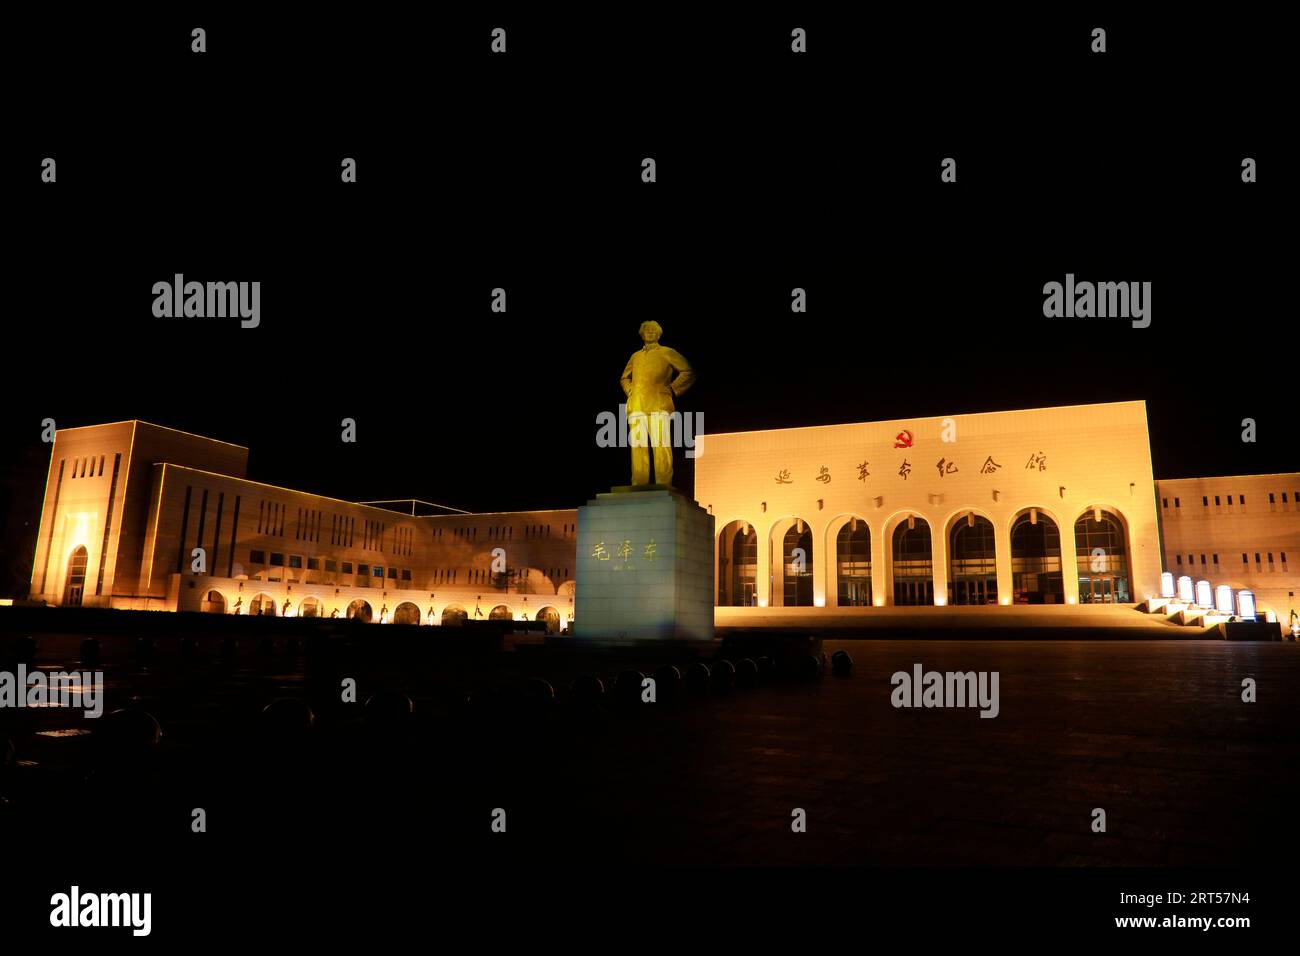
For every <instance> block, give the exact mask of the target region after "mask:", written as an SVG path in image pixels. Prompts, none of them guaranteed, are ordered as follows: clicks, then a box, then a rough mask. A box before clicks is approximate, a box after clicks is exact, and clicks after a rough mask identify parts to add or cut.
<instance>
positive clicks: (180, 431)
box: [54, 418, 248, 451]
mask: <svg viewBox="0 0 1300 956" xmlns="http://www.w3.org/2000/svg"><path fill="white" fill-rule="evenodd" d="M111 425H148V426H149V427H150V428H161V429H163V430H164V431H169V432H176V433H177V434H178V435H189V436H190V437H191V438H202V439H203V440H204V441H210V442H215V443H217V444H218V445H229V446H230V447H231V448H242V449H243V450H244V451H248V446H247V445H237V444H235V443H234V442H232V441H222V440H221V439H220V438H212V437H210V436H208V435H200V434H198V433H196V432H187V431H185V429H183V428H172V427H171V426H170V425H159V424H157V423H155V422H146V421H145V420H144V419H141V418H127V419H124V420H122V421H120V422H98V423H97V424H94V425H71V426H69V427H67V428H56V429H55V430H54V431H55V434H56V435H57V434H58V433H59V432H75V431H81V430H82V429H85V428H108V427H109V426H111Z"/></svg>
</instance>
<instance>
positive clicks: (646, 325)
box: [637, 319, 664, 345]
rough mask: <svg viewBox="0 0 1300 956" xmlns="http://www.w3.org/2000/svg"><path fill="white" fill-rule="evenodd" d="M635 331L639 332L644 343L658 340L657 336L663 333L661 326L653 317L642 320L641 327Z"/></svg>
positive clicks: (649, 343) (648, 343) (647, 343)
mask: <svg viewBox="0 0 1300 956" xmlns="http://www.w3.org/2000/svg"><path fill="white" fill-rule="evenodd" d="M637 331H639V332H640V333H641V341H642V342H644V343H645V344H646V345H651V344H653V343H655V342H658V341H659V336H661V335H663V334H664V330H663V326H661V325H660V324H659V323H658V322H656V321H655V320H654V319H650V320H649V321H648V322H642V323H641V328H640V329H638V330H637Z"/></svg>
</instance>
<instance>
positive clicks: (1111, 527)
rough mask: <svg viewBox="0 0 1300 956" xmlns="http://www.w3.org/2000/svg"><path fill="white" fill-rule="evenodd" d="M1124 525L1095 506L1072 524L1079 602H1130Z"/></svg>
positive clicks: (1112, 515)
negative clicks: (1077, 563)
mask: <svg viewBox="0 0 1300 956" xmlns="http://www.w3.org/2000/svg"><path fill="white" fill-rule="evenodd" d="M1124 541H1125V535H1124V524H1123V522H1121V521H1120V520H1119V518H1118V517H1116V516H1115V515H1114V514H1112V513H1111V512H1109V511H1103V510H1101V509H1100V508H1095V509H1092V510H1090V511H1086V512H1084V514H1083V515H1081V516H1080V517H1079V520H1078V521H1076V522H1075V523H1074V547H1075V550H1076V551H1077V553H1078V562H1079V603H1080V604H1129V603H1131V602H1132V600H1133V597H1132V593H1131V589H1130V588H1129V572H1128V548H1127V547H1126V545H1125V543H1124Z"/></svg>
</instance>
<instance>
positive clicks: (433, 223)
mask: <svg viewBox="0 0 1300 956" xmlns="http://www.w3.org/2000/svg"><path fill="white" fill-rule="evenodd" d="M1008 16H1009V15H1008ZM786 19H788V18H786V17H777V18H776V21H777V22H772V23H768V22H762V21H758V20H746V22H745V23H744V24H741V25H736V24H731V25H730V26H729V27H728V26H727V25H726V24H725V23H723V22H710V21H708V20H707V19H704V20H701V19H699V18H698V17H697V16H696V15H695V14H692V20H691V22H692V23H693V24H697V28H696V29H695V30H694V31H692V30H685V29H683V28H682V25H681V23H680V22H678V23H675V24H673V23H661V24H658V25H654V24H650V25H648V26H647V27H646V28H645V29H644V30H641V29H638V30H636V31H626V30H615V31H612V32H611V31H610V30H609V29H604V30H602V29H601V28H600V27H599V25H597V24H594V23H582V22H578V21H577V20H576V19H570V20H567V21H556V20H551V21H547V22H545V23H543V22H532V23H529V22H527V21H523V20H517V21H515V22H517V23H519V24H520V25H519V26H518V28H516V29H514V30H512V32H511V33H510V44H511V47H510V49H511V52H510V54H509V57H508V63H505V64H502V63H500V62H499V61H493V60H491V59H490V56H489V55H488V54H487V52H486V50H487V44H486V42H484V43H482V44H480V46H482V48H483V49H482V51H481V52H480V51H478V50H475V51H474V52H473V53H472V54H471V53H469V52H464V51H458V50H457V48H456V46H455V43H454V42H453V41H452V40H450V39H448V33H450V34H451V35H452V36H454V34H455V30H456V29H464V30H467V31H479V32H481V33H482V34H483V35H485V36H486V34H487V31H488V29H490V26H491V24H486V25H485V24H484V23H479V22H478V21H469V20H455V19H453V20H451V21H449V26H448V30H447V31H442V32H440V33H439V35H438V36H437V37H436V38H434V37H425V38H424V40H425V41H427V42H425V43H423V44H421V41H420V38H419V37H414V36H405V35H403V34H402V32H401V31H400V30H397V29H396V26H399V25H395V26H394V29H393V32H387V31H384V30H382V29H381V28H380V27H378V26H373V25H372V26H369V27H366V28H365V29H364V30H362V32H361V34H360V36H359V37H353V38H351V42H359V43H363V44H364V43H366V42H370V43H381V42H382V43H383V44H389V45H391V49H390V50H389V52H391V53H392V56H391V57H390V58H387V59H386V60H385V62H386V64H387V65H386V67H385V68H384V69H383V70H381V71H375V70H369V71H362V70H358V71H350V70H349V69H348V68H347V67H346V65H340V61H339V60H338V57H337V54H336V53H335V52H332V51H336V50H337V48H338V44H339V43H341V42H342V39H343V37H342V34H341V33H339V34H331V33H329V32H327V31H329V30H331V29H337V30H340V31H342V30H343V27H341V26H336V27H331V26H329V25H320V24H315V25H310V26H308V27H304V28H302V29H299V30H297V31H294V30H290V29H289V28H287V27H286V28H272V27H268V28H267V29H266V30H265V31H264V32H263V33H262V34H255V33H254V34H249V33H243V34H239V35H236V34H234V32H233V31H231V32H227V31H224V30H223V29H222V25H221V24H220V23H218V22H217V21H215V20H213V21H212V22H213V23H214V24H217V25H216V27H215V31H214V29H213V28H210V29H209V32H210V35H212V36H213V39H211V40H210V41H209V42H210V50H211V51H212V52H210V53H209V54H208V55H207V57H206V59H204V60H202V61H199V62H196V58H194V57H192V56H190V55H189V53H188V25H182V24H176V23H161V22H160V23H151V24H150V25H149V26H148V28H147V29H146V30H144V31H143V32H141V31H134V32H131V33H130V34H129V35H127V34H124V35H121V36H118V37H116V38H115V39H116V40H117V41H119V45H118V46H117V47H116V48H115V50H114V54H113V62H114V63H115V64H116V66H115V69H114V71H113V72H112V74H111V76H108V75H106V78H105V82H104V83H103V85H102V86H96V87H94V88H78V89H75V90H74V89H72V88H71V87H65V86H63V85H61V83H60V82H59V81H58V80H57V79H56V80H53V81H51V84H50V85H49V87H48V88H46V89H45V90H43V91H37V92H34V93H33V94H32V95H31V96H29V97H25V98H24V99H23V101H22V103H21V104H20V108H19V110H18V115H17V117H16V118H15V121H14V131H15V134H16V135H15V136H14V137H13V141H14V143H15V144H16V146H15V148H14V150H13V153H12V155H10V156H8V157H7V158H6V162H7V163H9V164H11V165H12V166H13V167H14V168H13V169H9V168H6V169H5V170H4V172H5V173H6V177H5V179H6V182H8V183H9V184H10V185H9V186H8V187H7V189H8V191H9V192H10V194H11V197H12V199H13V202H12V203H11V204H10V205H11V206H12V209H13V215H12V217H9V218H11V223H10V225H11V229H12V231H13V232H14V234H15V235H17V236H19V237H21V241H20V243H19V245H18V246H17V248H16V249H15V251H14V253H13V258H12V260H11V265H12V272H11V280H10V283H9V288H8V294H9V302H8V304H9V308H8V309H6V313H7V315H8V322H7V323H6V328H5V332H4V343H5V355H6V358H7V362H6V366H7V367H6V373H5V376H4V379H3V384H2V385H0V390H2V392H3V397H4V399H5V414H4V416H3V418H2V419H0V425H2V427H3V429H4V434H3V436H2V437H3V442H0V472H2V473H3V475H4V484H3V495H4V499H5V500H4V501H2V502H0V504H3V505H4V506H5V507H4V514H5V517H4V518H3V520H4V521H5V525H4V527H3V529H2V530H3V538H2V539H0V548H3V551H4V554H5V564H6V567H8V566H9V565H11V564H13V565H15V566H21V564H22V561H23V558H22V555H21V554H19V553H18V552H19V551H20V550H21V547H22V541H23V540H24V538H25V537H26V536H28V535H29V534H30V528H28V527H27V525H28V523H29V522H30V523H32V524H34V523H35V521H36V520H37V519H38V515H37V513H36V509H37V508H38V506H39V500H40V491H41V487H42V484H43V482H44V478H45V466H46V463H47V461H48V448H47V447H46V446H44V445H42V444H41V443H40V430H41V420H42V419H44V418H47V417H49V418H54V419H55V420H56V421H57V422H58V424H59V425H60V426H61V427H68V426H73V425H82V424H91V423H96V422H106V421H118V420H123V419H131V418H140V419H143V420H147V421H152V422H156V423H158V424H162V425H168V426H171V427H175V428H181V429H185V430H188V431H193V432H197V433H200V434H203V435H209V436H212V437H214V438H220V439H223V440H226V441H231V442H235V443H238V444H243V445H247V446H248V447H249V448H250V458H249V477H251V478H253V479H255V480H259V481H266V482H270V483H273V484H279V485H284V486H288V487H291V488H298V489H303V490H307V491H312V492H316V493H320V494H325V495H332V496H336V497H339V498H344V499H352V500H364V499H377V498H398V497H418V498H423V499H427V500H431V501H436V502H441V503H445V504H449V505H452V506H455V507H459V508H465V509H469V510H510V509H525V508H549V507H575V506H577V505H580V504H582V503H583V502H584V501H585V500H587V499H588V498H589V497H591V496H592V495H594V494H595V493H597V492H599V491H603V490H607V489H608V487H609V486H610V485H613V484H622V483H625V482H626V481H627V469H628V452H627V450H626V449H608V450H605V449H599V448H597V447H596V445H595V432H596V424H595V422H596V416H597V414H598V413H600V412H601V411H603V410H611V411H612V410H615V409H616V408H617V405H618V403H619V401H621V400H622V393H621V390H620V389H619V384H618V379H619V375H620V373H621V371H622V369H623V365H624V363H625V362H626V361H627V358H628V356H629V355H630V354H631V353H632V351H633V350H635V349H636V348H637V347H639V344H640V342H639V339H638V338H637V326H638V325H639V323H640V322H641V321H642V320H643V319H646V318H655V319H657V320H658V321H659V322H660V323H661V324H662V325H663V327H664V337H663V341H664V343H665V344H667V345H670V346H672V347H674V348H676V349H678V350H679V351H681V352H682V353H683V354H684V355H686V356H687V358H688V359H690V360H691V361H692V363H693V365H694V367H695V369H696V371H697V372H698V376H699V378H698V382H697V385H696V386H695V388H694V389H693V390H692V391H691V392H689V393H688V394H687V396H685V398H684V399H683V400H682V401H681V402H680V403H679V407H681V408H682V409H683V410H688V411H697V410H698V411H702V412H703V413H704V418H705V427H706V431H715V432H721V431H739V430H749V429H761V428H775V427H782V426H797V425H816V424H827V423H835V422H854V421H872V420H880V419H892V418H908V417H917V418H920V417H926V416H940V415H957V414H962V413H971V412H983V411H994V410H1001V409H1014V408H1027V407H1038V406H1049V405H1063V404H1082V403H1090V402H1104V401H1114V400H1125V399H1145V400H1146V401H1147V403H1148V410H1149V414H1150V423H1151V437H1152V445H1153V448H1152V451H1153V456H1154V465H1155V473H1156V476H1157V477H1163V478H1172V477H1186V476H1196V475H1215V474H1248V473H1260V472H1275V471H1284V470H1294V469H1296V468H1300V453H1297V451H1296V449H1295V443H1294V434H1295V427H1294V408H1295V405H1296V399H1295V390H1296V377H1297V369H1296V360H1295V354H1296V342H1295V331H1294V306H1293V305H1291V304H1288V303H1287V302H1285V301H1284V300H1283V297H1282V295H1281V287H1282V283H1283V281H1284V277H1286V276H1287V275H1288V274H1289V271H1290V269H1291V267H1292V263H1291V261H1290V259H1289V258H1287V259H1284V258H1283V255H1282V251H1281V248H1280V242H1279V237H1280V235H1282V231H1281V230H1282V226H1283V224H1284V222H1285V221H1284V220H1283V217H1282V214H1281V212H1280V199H1279V196H1278V194H1277V190H1278V186H1277V185H1276V184H1277V183H1280V181H1281V180H1282V179H1283V177H1284V176H1285V175H1287V173H1286V172H1285V170H1284V169H1283V168H1281V167H1280V165H1279V164H1281V163H1282V162H1283V159H1282V157H1281V154H1280V153H1278V152H1277V147H1276V143H1275V140H1274V139H1273V137H1275V136H1276V135H1277V132H1276V131H1277V130H1278V123H1277V116H1278V114H1277V113H1276V111H1275V110H1274V109H1273V105H1274V104H1273V103H1272V101H1271V100H1270V99H1269V97H1268V96H1267V95H1264V94H1263V93H1261V95H1259V96H1247V95H1244V94H1243V93H1242V91H1241V89H1240V85H1239V83H1240V76H1239V75H1237V74H1235V73H1234V67H1233V65H1232V62H1231V61H1230V60H1228V59H1223V60H1222V62H1220V61H1218V60H1215V59H1213V58H1208V57H1204V56H1202V54H1201V53H1198V52H1196V49H1197V47H1196V41H1198V39H1203V36H1202V35H1201V34H1198V33H1197V32H1196V30H1194V29H1193V25H1191V24H1189V25H1187V26H1174V27H1170V26H1168V25H1165V26H1164V27H1163V28H1161V29H1160V30H1157V29H1155V28H1147V27H1134V28H1133V29H1132V31H1131V32H1128V33H1125V32H1124V31H1123V30H1122V29H1121V30H1119V31H1117V30H1115V29H1114V28H1112V30H1111V52H1109V53H1108V54H1106V59H1105V60H1104V61H1101V62H1099V60H1100V58H1097V57H1094V58H1091V59H1090V58H1089V54H1088V51H1087V45H1086V40H1084V41H1081V40H1080V39H1079V34H1080V33H1082V35H1083V36H1084V37H1085V38H1086V36H1087V23H1086V22H1085V21H1083V20H1069V19H1063V20H1061V21H1059V22H1057V21H1054V22H1047V21H1045V20H1041V21H1035V22H1032V23H1025V22H1023V21H1017V23H1016V24H1015V30H1013V29H1012V26H1013V25H1012V23H1011V21H1010V20H1009V19H1003V20H1001V21H998V20H992V21H990V20H988V19H987V17H986V16H985V15H984V14H981V19H980V20H979V21H978V22H976V21H971V22H967V23H959V22H946V21H945V22H946V23H947V25H946V26H945V27H942V28H941V27H936V26H935V25H934V24H930V25H928V26H924V25H920V24H915V23H913V24H902V23H900V22H884V21H880V22H878V23H877V24H876V29H875V30H873V31H864V32H859V33H856V34H855V33H853V32H852V31H840V30H836V29H834V27H833V25H831V24H829V23H826V22H825V21H821V23H820V28H819V21H818V20H811V21H810V22H809V23H808V24H807V28H808V29H809V31H810V36H812V37H815V38H816V43H817V46H816V50H817V52H818V54H819V55H818V57H816V58H812V57H810V58H808V59H806V60H802V61H801V60H799V59H798V58H793V57H791V56H790V55H789V54H788V37H789V30H788V26H784V24H785V20H786ZM805 19H806V18H805ZM92 25H93V24H92ZM99 27H100V28H101V29H105V30H108V29H112V27H110V26H109V25H107V24H106V23H101V24H99ZM89 30H90V27H86V28H85V31H89ZM366 30H369V31H371V32H370V33H367V32H366ZM981 30H984V31H986V33H985V34H983V35H985V36H986V42H985V43H983V44H980V43H978V42H975V40H973V39H972V31H975V35H979V32H980V31H981ZM277 31H279V32H277ZM1017 31H1018V32H1017ZM769 33H770V36H769ZM177 37H179V39H178V38H177ZM720 37H722V38H723V39H720ZM101 39H102V36H101ZM92 40H93V38H92V37H91V36H90V34H89V33H87V32H84V31H83V32H76V31H74V32H73V33H72V34H71V35H70V36H69V35H68V34H66V33H65V42H63V43H61V44H57V45H55V44H54V43H53V41H49V42H50V43H51V46H50V48H49V49H47V50H45V51H44V52H45V53H46V54H48V55H49V56H50V57H53V58H55V59H56V60H57V58H58V57H64V56H74V55H79V56H85V57H94V56H96V55H100V54H97V53H96V52H95V51H96V50H97V49H98V47H97V46H95V44H94V42H92ZM218 41H220V42H218ZM1216 42H1217V43H1219V44H1222V45H1226V46H1227V47H1228V48H1231V47H1232V45H1233V44H1234V42H1236V40H1235V39H1234V35H1233V33H1232V31H1231V29H1227V30H1222V31H1218V32H1217V39H1216ZM288 43H296V44H298V45H299V54H300V55H299V59H298V60H297V61H296V62H295V64H294V65H293V66H289V65H285V64H283V63H281V64H279V65H275V66H269V65H267V63H268V62H270V55H271V54H272V53H274V52H275V51H276V50H277V49H279V48H280V46H281V45H283V44H288ZM169 44H179V45H178V46H177V47H176V49H177V50H178V51H179V52H176V53H175V54H173V55H171V56H170V58H168V57H163V56H162V55H161V54H159V53H157V52H156V51H157V50H158V49H160V48H165V47H167V46H168V45H169ZM408 47H409V49H408ZM1135 47H1136V48H1138V49H1141V48H1144V47H1145V48H1159V49H1160V51H1161V53H1162V56H1163V57H1164V59H1163V60H1162V61H1161V63H1160V65H1159V66H1157V65H1154V63H1153V62H1151V61H1150V60H1148V59H1146V58H1144V57H1143V56H1142V55H1140V54H1139V53H1138V52H1135ZM421 51H423V53H422V54H421V55H416V54H419V53H421ZM37 52H40V51H39V50H38V51H37ZM886 52H888V57H886V56H884V54H885V53H886ZM1171 63H1172V64H1173V65H1174V67H1177V66H1179V65H1182V66H1185V67H1186V70H1180V69H1177V68H1173V67H1171ZM1261 68H1262V69H1265V70H1267V69H1269V67H1268V66H1267V64H1266V63H1265V65H1264V66H1262V67H1261ZM55 72H56V73H57V71H55ZM164 74H166V75H169V76H170V77H171V79H169V80H167V81H166V82H164V81H163V80H162V79H160V76H162V75H164ZM1234 84H1238V85H1237V86H1236V87H1235V88H1234ZM1261 88H1264V89H1266V86H1265V87H1261ZM904 92H905V93H906V94H907V98H906V99H903V98H902V94H903V93H904ZM1157 132H1158V133H1159V135H1158V136H1157V135H1155V134H1156V133H1157ZM1171 142H1172V143H1175V144H1177V148H1171V146H1170V143H1171ZM45 155H54V156H55V157H56V158H57V160H58V163H59V166H58V171H59V182H58V183H57V184H56V185H54V186H51V185H49V184H41V183H40V182H39V181H38V178H37V173H35V172H33V170H39V163H40V158H41V157H43V156H45ZM1247 155H1249V156H1253V157H1255V158H1256V159H1257V160H1258V163H1259V168H1260V180H1261V181H1260V182H1259V183H1256V184H1254V185H1245V184H1243V183H1241V181H1240V163H1241V158H1242V157H1243V156H1247ZM343 156H351V157H354V158H355V159H356V160H357V163H358V182H357V184H355V186H346V187H345V186H343V185H342V184H341V183H339V181H338V170H339V161H340V158H341V157H343ZM644 156H653V157H654V158H655V159H656V161H657V164H658V182H657V183H654V184H645V183H642V182H641V181H640V161H641V158H642V157H644ZM945 156H953V157H955V158H957V161H958V181H957V183H955V184H940V183H939V181H938V170H939V161H940V160H941V159H942V158H943V157H945ZM1272 157H1277V163H1276V164H1270V163H1269V159H1270V158H1272ZM177 272H180V273H183V274H184V275H185V276H186V278H187V279H194V280H199V281H208V280H211V281H249V280H259V281H261V282H262V321H261V326H260V327H259V328H257V329H241V328H240V327H239V324H238V322H237V321H235V320H211V321H204V320H198V319H172V320H167V319H161V320H160V319H155V318H154V317H153V316H152V314H151V310H150V306H151V303H152V294H151V287H152V285H153V283H154V282H156V281H161V280H170V279H171V278H172V276H173V274H174V273H177ZM1067 272H1072V273H1074V274H1075V275H1076V277H1077V278H1078V279H1081V280H1083V279H1088V280H1093V281H1150V282H1152V284H1153V293H1152V325H1151V327H1150V328H1148V329H1133V328H1131V327H1130V326H1129V323H1128V322H1126V321H1123V320H1100V319H1092V320H1086V319H1080V320H1049V319H1045V318H1044V317H1043V315H1042V301H1043V294H1042V287H1043V284H1044V283H1045V282H1048V281H1062V280H1063V279H1064V277H1065V274H1066V273H1067ZM497 286H501V287H504V288H505V289H506V290H507V295H508V312H507V313H506V314H504V315H498V314H494V313H492V312H491V311H490V310H489V302H490V294H491V290H492V289H493V288H494V287H497ZM795 286H800V287H803V288H805V289H806V290H807V294H808V313H807V314H806V315H801V316H797V315H792V314H791V312H790V310H789V301H790V290H791V289H792V288H793V287H795ZM1288 309H1289V312H1290V314H1288ZM344 417H351V418H355V419H356V421H357V423H358V438H359V441H358V443H357V444H355V445H348V444H344V443H342V442H341V441H340V440H339V432H340V425H339V423H340V420H341V419H342V418H344ZM1246 417H1251V418H1254V419H1255V420H1256V421H1257V423H1258V435H1259V440H1258V442H1257V443H1256V444H1243V443H1242V441H1241V420H1242V419H1243V418H1246ZM678 468H679V475H680V476H681V477H680V479H679V482H678V483H679V484H681V485H683V486H684V487H688V488H689V487H690V486H691V483H692V476H691V462H690V461H689V460H686V461H684V460H683V459H681V458H680V457H679V458H678ZM26 560H27V561H28V568H29V569H30V558H28V559H26Z"/></svg>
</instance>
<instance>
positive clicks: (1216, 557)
mask: <svg viewBox="0 0 1300 956" xmlns="http://www.w3.org/2000/svg"><path fill="white" fill-rule="evenodd" d="M1213 557H1214V566H1215V567H1216V568H1217V567H1218V566H1219V556H1218V555H1217V554H1216V555H1214V556H1213Z"/></svg>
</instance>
